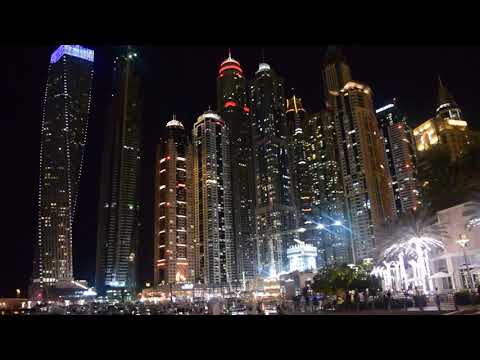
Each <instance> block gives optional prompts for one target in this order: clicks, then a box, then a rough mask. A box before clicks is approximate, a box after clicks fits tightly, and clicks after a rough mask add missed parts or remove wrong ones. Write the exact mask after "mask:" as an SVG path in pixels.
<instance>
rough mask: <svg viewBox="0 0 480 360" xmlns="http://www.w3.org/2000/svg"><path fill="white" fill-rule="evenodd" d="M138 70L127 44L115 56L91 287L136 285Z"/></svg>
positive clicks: (129, 287) (109, 288)
mask: <svg viewBox="0 0 480 360" xmlns="http://www.w3.org/2000/svg"><path fill="white" fill-rule="evenodd" d="M141 109H142V97H141V76H140V73H139V58H138V55H137V53H136V52H135V51H134V50H133V49H132V48H130V47H128V49H127V50H126V51H125V52H124V53H123V54H122V55H119V56H117V57H116V58H115V60H114V64H113V86H112V95H111V102H110V107H109V112H108V114H107V121H106V126H105V144H104V153H103V160H102V171H101V177H100V199H99V222H98V234H97V271H96V287H97V291H99V292H100V293H102V294H103V293H105V292H108V293H109V294H111V295H120V294H118V291H130V292H133V291H134V290H135V287H136V271H135V270H136V255H137V246H138V238H139V226H140V222H139V211H140V194H139V185H140V179H139V175H140V161H141V142H140V131H141Z"/></svg>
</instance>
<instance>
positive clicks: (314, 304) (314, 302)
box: [313, 294, 318, 312]
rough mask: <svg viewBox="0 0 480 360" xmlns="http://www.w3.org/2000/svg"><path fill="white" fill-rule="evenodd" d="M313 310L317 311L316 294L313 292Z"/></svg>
mask: <svg viewBox="0 0 480 360" xmlns="http://www.w3.org/2000/svg"><path fill="white" fill-rule="evenodd" d="M313 311H314V312H317V311H318V294H315V295H314V296H313Z"/></svg>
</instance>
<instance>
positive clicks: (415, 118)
mask: <svg viewBox="0 0 480 360" xmlns="http://www.w3.org/2000/svg"><path fill="white" fill-rule="evenodd" d="M87 46H88V45H87ZM91 47H92V48H93V49H95V50H96V53H95V63H96V64H95V75H94V91H93V108H92V116H91V118H90V122H89V128H88V140H87V152H86V159H85V164H84V168H83V169H84V170H83V171H84V172H83V177H82V182H81V185H80V194H79V209H78V212H77V214H76V218H75V222H74V235H73V251H74V274H75V277H76V278H77V279H86V280H88V281H89V283H90V284H92V285H93V279H94V269H95V249H96V230H97V229H96V226H97V219H96V216H97V214H96V212H97V201H98V190H99V189H98V188H99V186H98V176H99V169H100V154H101V152H102V149H103V147H102V144H103V132H104V121H105V117H104V114H105V110H106V105H107V100H108V94H109V86H110V80H111V72H112V71H111V70H112V69H111V64H112V55H113V53H114V51H113V50H112V48H110V47H106V46H95V45H92V46H91ZM228 47H231V48H232V56H233V57H234V58H235V59H236V60H238V61H240V63H241V64H242V67H243V69H244V71H245V73H246V75H247V77H249V78H250V77H251V76H252V75H253V74H254V72H255V71H256V70H257V68H258V63H259V61H260V59H261V53H262V48H264V52H265V59H266V62H268V63H269V64H270V65H271V66H272V67H273V69H274V70H275V71H277V73H279V74H280V75H282V76H283V77H284V78H285V79H286V85H287V89H291V88H295V93H296V95H297V96H299V97H301V98H302V99H303V105H304V107H305V108H306V109H307V111H319V110H321V109H322V104H323V90H322V82H321V66H322V61H323V55H324V53H325V50H326V45H325V44H314V45H311V46H302V47H296V46H288V45H285V46H282V47H280V46H275V47H272V46H268V45H260V44H258V45H254V46H248V47H247V46H235V45H234V44H225V45H219V46H215V47H214V46H211V45H209V46H200V45H194V46H189V45H183V46H161V45H158V46H149V47H140V48H139V51H138V53H139V55H140V57H141V60H142V66H143V71H144V74H145V79H144V92H145V98H144V114H143V121H144V124H143V126H144V149H143V155H144V157H143V159H144V163H143V173H142V174H141V176H142V186H143V215H142V223H143V229H142V238H141V241H142V243H141V249H140V254H139V261H140V273H141V282H142V283H144V282H145V281H148V280H151V278H152V276H153V269H152V266H153V265H152V264H153V179H154V153H155V145H156V143H157V141H158V139H159V137H160V136H161V135H162V132H163V128H164V126H165V124H166V122H167V121H169V120H170V119H171V115H172V113H176V115H177V119H179V120H180V121H182V122H183V123H184V125H186V127H187V128H191V125H192V124H193V122H194V120H195V119H196V118H197V117H198V116H199V115H200V114H201V113H202V112H203V111H204V110H206V109H208V106H209V105H211V106H212V108H214V107H215V104H216V76H217V74H218V67H219V65H220V63H221V62H222V61H223V60H224V59H225V58H226V56H227V53H228V50H227V49H228ZM55 48H56V45H55V44H54V45H35V46H33V45H32V46H12V45H9V46H4V47H3V50H4V53H5V54H10V55H12V56H3V57H2V58H1V59H0V66H1V68H2V69H6V74H7V75H6V76H7V78H6V82H5V80H4V82H3V84H2V90H1V91H2V95H1V98H2V100H3V104H4V105H3V106H2V114H1V115H0V118H1V120H2V122H3V125H4V127H3V132H2V135H3V139H2V140H3V141H2V154H3V159H2V165H3V166H2V175H3V176H2V182H3V187H2V190H3V191H2V194H3V195H4V196H6V199H5V198H4V199H2V200H3V201H2V205H3V206H2V208H3V217H2V222H1V224H2V231H1V237H0V241H1V248H0V297H2V296H14V294H15V289H16V288H20V289H22V291H26V289H27V285H28V281H29V278H30V275H31V271H32V255H33V246H34V241H36V236H37V233H36V229H37V202H38V168H39V151H40V127H41V121H42V118H41V113H42V104H43V96H44V92H45V84H46V80H47V72H48V63H49V60H50V54H51V53H52V52H53V51H54V50H55ZM342 49H343V52H344V54H345V55H346V57H347V61H348V63H349V65H350V67H351V70H352V76H353V78H354V79H355V80H358V81H361V82H365V83H367V84H368V85H370V86H371V87H372V90H373V93H374V103H375V106H376V107H377V108H378V107H380V106H383V105H385V104H387V103H388V102H389V101H390V99H392V98H393V97H396V98H397V99H398V101H399V106H400V107H401V108H402V109H403V110H404V112H405V113H406V115H407V116H408V118H409V123H410V124H411V125H417V124H419V123H420V122H421V121H423V120H426V119H427V118H429V117H431V116H432V115H433V113H434V111H435V105H436V88H437V75H438V74H440V75H441V77H442V80H443V82H444V84H446V86H447V87H448V89H449V90H450V91H451V92H452V93H453V96H454V97H455V99H456V101H457V103H458V104H459V105H460V107H461V108H462V110H463V113H464V118H465V120H467V121H468V122H469V125H470V127H471V128H473V129H478V128H479V126H478V124H477V123H478V120H477V119H479V115H480V104H479V101H478V100H479V97H478V90H477V88H478V87H477V86H476V84H478V83H480V73H479V72H478V64H479V63H480V48H479V47H478V46H470V47H468V46H467V47H465V46H463V47H455V46H435V47H434V46H415V47H406V46H391V47H386V46H365V45H355V46H353V45H344V46H342ZM287 95H291V94H287Z"/></svg>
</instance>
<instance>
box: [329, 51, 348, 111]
mask: <svg viewBox="0 0 480 360" xmlns="http://www.w3.org/2000/svg"><path fill="white" fill-rule="evenodd" d="M322 75H323V84H324V96H325V104H326V108H327V110H333V109H334V107H335V106H336V101H335V94H336V93H338V92H339V91H340V90H341V89H343V87H344V86H345V85H346V84H347V82H349V81H350V80H352V75H351V72H350V66H349V65H348V64H347V61H346V58H345V56H344V55H343V53H342V51H341V50H340V48H338V47H336V46H329V47H328V49H327V53H326V55H325V59H324V66H323V73H322ZM332 92H333V93H332Z"/></svg>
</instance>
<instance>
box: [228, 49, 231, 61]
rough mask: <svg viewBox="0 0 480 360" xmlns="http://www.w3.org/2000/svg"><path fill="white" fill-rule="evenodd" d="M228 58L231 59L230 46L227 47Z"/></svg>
mask: <svg viewBox="0 0 480 360" xmlns="http://www.w3.org/2000/svg"><path fill="white" fill-rule="evenodd" d="M228 59H229V60H231V59H232V50H231V49H230V48H228Z"/></svg>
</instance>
